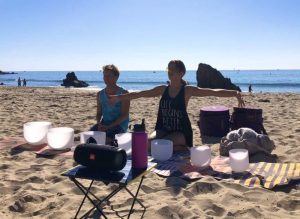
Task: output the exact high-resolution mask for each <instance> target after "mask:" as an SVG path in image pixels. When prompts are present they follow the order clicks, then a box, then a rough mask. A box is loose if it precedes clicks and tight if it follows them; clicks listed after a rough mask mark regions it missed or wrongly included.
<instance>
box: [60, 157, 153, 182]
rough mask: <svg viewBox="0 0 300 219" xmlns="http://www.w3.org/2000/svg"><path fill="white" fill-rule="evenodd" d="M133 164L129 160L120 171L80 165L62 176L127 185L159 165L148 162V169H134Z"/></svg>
mask: <svg viewBox="0 0 300 219" xmlns="http://www.w3.org/2000/svg"><path fill="white" fill-rule="evenodd" d="M131 162H132V160H127V163H126V165H125V167H124V168H123V169H122V170H120V171H102V170H94V169H90V168H87V167H85V166H82V165H78V166H76V167H73V168H71V169H69V170H67V171H65V172H63V173H62V176H67V177H70V178H80V179H89V180H96V181H102V182H106V183H118V184H124V185H127V184H129V183H131V182H134V181H136V180H137V179H139V178H140V177H142V176H144V175H145V174H147V173H148V172H149V171H150V170H151V169H153V168H154V167H155V166H156V165H157V164H156V163H153V162H148V167H147V169H134V168H132V165H131Z"/></svg>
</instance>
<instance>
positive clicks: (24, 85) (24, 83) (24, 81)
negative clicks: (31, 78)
mask: <svg viewBox="0 0 300 219" xmlns="http://www.w3.org/2000/svg"><path fill="white" fill-rule="evenodd" d="M26 84H27V82H26V79H25V78H24V79H23V87H26Z"/></svg>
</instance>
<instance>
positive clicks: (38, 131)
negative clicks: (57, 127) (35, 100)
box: [23, 121, 52, 145]
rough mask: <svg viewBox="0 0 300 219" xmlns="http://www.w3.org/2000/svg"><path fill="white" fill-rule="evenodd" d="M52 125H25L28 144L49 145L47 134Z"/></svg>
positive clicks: (24, 133) (39, 123)
mask: <svg viewBox="0 0 300 219" xmlns="http://www.w3.org/2000/svg"><path fill="white" fill-rule="evenodd" d="M51 126H52V123H51V122H47V121H36V122H27V123H25V124H24V125H23V135H24V138H25V140H26V142H27V143H29V144H32V145H39V144H44V143H47V132H48V130H49V129H50V128H51Z"/></svg>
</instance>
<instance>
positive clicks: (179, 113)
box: [109, 60, 245, 150]
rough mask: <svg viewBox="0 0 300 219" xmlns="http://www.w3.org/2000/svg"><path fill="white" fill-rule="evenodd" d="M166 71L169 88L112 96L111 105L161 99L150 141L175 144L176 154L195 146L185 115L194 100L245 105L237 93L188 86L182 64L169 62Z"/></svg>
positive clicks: (186, 115) (189, 123)
mask: <svg viewBox="0 0 300 219" xmlns="http://www.w3.org/2000/svg"><path fill="white" fill-rule="evenodd" d="M167 69H168V77H169V80H170V84H169V85H160V86H157V87H154V88H152V89H150V90H145V91H140V92H131V93H127V94H123V95H112V96H109V98H110V102H111V103H114V102H117V101H125V100H132V99H137V98H140V97H157V96H160V97H161V99H160V102H159V109H158V115H157V121H156V126H155V131H154V132H153V133H152V134H151V135H150V137H149V140H150V141H151V140H152V139H156V138H159V139H169V140H171V141H173V145H174V150H186V149H187V147H192V146H193V131H192V127H191V122H190V120H189V117H188V114H187V111H186V109H187V105H188V102H189V100H190V98H191V97H192V96H197V97H204V96H216V97H236V98H237V100H238V106H239V107H243V106H244V105H245V104H244V101H243V99H242V96H241V93H240V92H238V91H235V90H223V89H205V88H199V87H195V86H187V85H186V81H184V80H183V79H182V78H183V76H184V75H185V72H186V68H185V65H184V63H183V62H182V61H180V60H172V61H170V62H169V64H168V68H167ZM150 141H149V142H150Z"/></svg>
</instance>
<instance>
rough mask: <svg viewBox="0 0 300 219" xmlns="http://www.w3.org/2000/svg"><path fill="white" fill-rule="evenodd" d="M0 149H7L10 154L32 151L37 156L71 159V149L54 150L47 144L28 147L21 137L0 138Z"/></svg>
mask: <svg viewBox="0 0 300 219" xmlns="http://www.w3.org/2000/svg"><path fill="white" fill-rule="evenodd" d="M0 149H9V150H10V153H11V154H19V153H22V152H23V151H32V152H34V153H35V154H36V155H38V156H43V157H50V156H55V155H62V156H66V157H73V151H74V150H71V149H65V150H54V149H52V148H50V147H49V146H48V145H47V144H41V145H30V144H28V143H26V141H25V139H24V138H22V137H2V138H0Z"/></svg>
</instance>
